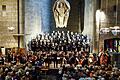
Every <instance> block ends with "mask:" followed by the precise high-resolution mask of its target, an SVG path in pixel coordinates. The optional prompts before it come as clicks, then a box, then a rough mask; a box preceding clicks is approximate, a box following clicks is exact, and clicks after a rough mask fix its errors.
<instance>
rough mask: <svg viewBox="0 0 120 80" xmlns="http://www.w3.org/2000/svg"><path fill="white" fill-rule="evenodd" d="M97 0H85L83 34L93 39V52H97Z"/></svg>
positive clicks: (91, 43)
mask: <svg viewBox="0 0 120 80" xmlns="http://www.w3.org/2000/svg"><path fill="white" fill-rule="evenodd" d="M95 11H96V0H85V12H84V13H85V14H84V30H83V34H84V35H88V36H89V37H90V39H91V42H90V46H91V52H97V46H96V43H97V42H96V25H95Z"/></svg>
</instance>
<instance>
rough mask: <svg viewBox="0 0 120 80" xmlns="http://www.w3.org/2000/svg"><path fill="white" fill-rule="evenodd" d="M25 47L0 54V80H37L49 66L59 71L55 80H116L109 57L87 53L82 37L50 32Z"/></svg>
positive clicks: (115, 72) (85, 42) (85, 39)
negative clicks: (25, 48) (26, 48)
mask: <svg viewBox="0 0 120 80" xmlns="http://www.w3.org/2000/svg"><path fill="white" fill-rule="evenodd" d="M28 46H29V51H25V50H24V49H20V50H19V51H18V52H16V51H15V49H14V48H13V49H12V50H9V51H8V54H7V55H3V54H2V53H1V51H0V80H41V77H42V75H43V72H44V71H42V69H46V68H47V69H50V68H51V66H50V65H51V64H52V63H54V69H56V68H57V69H59V71H58V73H57V74H56V76H57V80H119V79H120V76H119V75H120V70H119V69H118V68H117V67H116V66H112V65H111V64H110V55H109V53H108V52H107V51H106V52H105V53H104V52H103V50H101V51H100V53H99V54H96V53H90V50H89V49H90V46H89V39H88V38H87V36H84V35H82V34H78V33H73V32H69V31H68V32H67V33H65V32H63V31H62V32H59V31H58V32H55V31H53V32H52V33H51V34H44V35H41V34H40V35H38V36H37V37H36V38H35V39H32V40H31V41H30V42H29V44H28ZM59 65H60V66H59ZM46 74H47V73H45V75H46ZM50 75H51V74H50Z"/></svg>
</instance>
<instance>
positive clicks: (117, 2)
mask: <svg viewBox="0 0 120 80" xmlns="http://www.w3.org/2000/svg"><path fill="white" fill-rule="evenodd" d="M117 11H118V0H116V15H115V16H116V23H115V25H116V26H117V17H118V13H117Z"/></svg>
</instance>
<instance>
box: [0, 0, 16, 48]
mask: <svg viewBox="0 0 120 80" xmlns="http://www.w3.org/2000/svg"><path fill="white" fill-rule="evenodd" d="M2 5H4V6H6V9H3V10H2ZM4 8H5V7H4ZM17 21H18V20H17V0H0V46H2V47H17V38H16V37H14V36H13V34H17ZM8 27H14V28H15V29H14V30H13V31H10V30H8Z"/></svg>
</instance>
